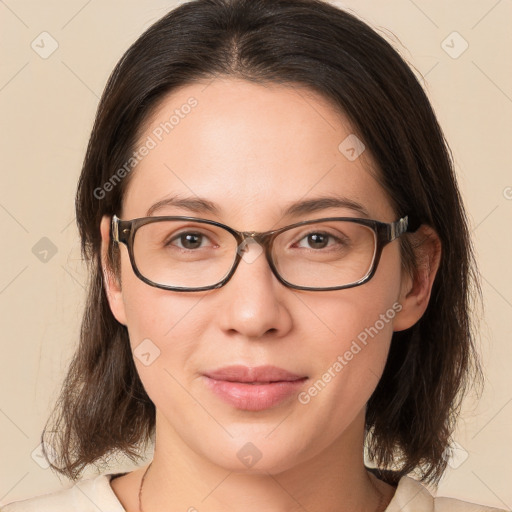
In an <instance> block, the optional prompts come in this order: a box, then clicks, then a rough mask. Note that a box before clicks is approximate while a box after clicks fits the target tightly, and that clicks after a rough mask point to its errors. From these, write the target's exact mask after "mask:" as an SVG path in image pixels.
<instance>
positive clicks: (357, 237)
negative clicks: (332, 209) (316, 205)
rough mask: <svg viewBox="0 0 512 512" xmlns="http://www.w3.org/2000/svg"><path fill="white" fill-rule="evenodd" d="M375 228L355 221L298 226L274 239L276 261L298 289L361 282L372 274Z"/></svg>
mask: <svg viewBox="0 0 512 512" xmlns="http://www.w3.org/2000/svg"><path fill="white" fill-rule="evenodd" d="M376 247H377V243H376V235H375V232H374V230H373V229H371V228H369V227H368V226H365V225H363V224H358V223H356V222H351V221H325V222H319V223H312V224H306V225H303V226H298V227H295V228H292V229H289V230H287V231H284V232H282V233H280V234H279V235H278V236H277V237H276V239H275V240H274V245H273V251H272V255H273V260H274V264H275V266H276V268H277V271H278V273H279V274H280V275H281V277H282V278H283V279H285V280H286V281H288V282H289V283H291V284H294V285H296V286H305V287H311V288H330V287H336V286H344V285H349V284H354V283H357V282H358V281H360V280H362V279H363V278H364V277H366V276H367V275H368V274H369V272H370V271H371V268H372V265H373V261H374V259H375V252H376Z"/></svg>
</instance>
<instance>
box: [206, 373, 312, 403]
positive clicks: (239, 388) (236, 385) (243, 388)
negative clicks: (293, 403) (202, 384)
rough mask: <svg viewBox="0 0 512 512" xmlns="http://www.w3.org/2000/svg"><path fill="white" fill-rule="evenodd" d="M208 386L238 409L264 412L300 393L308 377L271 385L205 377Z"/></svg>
mask: <svg viewBox="0 0 512 512" xmlns="http://www.w3.org/2000/svg"><path fill="white" fill-rule="evenodd" d="M205 379H206V384H207V386H208V387H209V388H210V389H211V390H212V391H213V392H214V393H215V394H216V395H217V396H219V397H220V398H221V399H222V400H224V401H225V402H227V403H228V404H231V405H233V406H234V407H236V408H237V409H243V410H245V411H263V410H264V409H270V408H271V407H274V406H275V405H277V404H279V403H280V402H282V401H283V400H285V399H287V398H289V397H290V396H292V395H294V394H296V393H298V391H299V390H300V388H301V387H302V386H303V384H304V382H305V381H306V380H307V377H304V378H303V379H299V380H294V381H279V382H271V383H269V384H244V383H242V382H229V381H226V380H216V379H212V378H210V377H207V376H205Z"/></svg>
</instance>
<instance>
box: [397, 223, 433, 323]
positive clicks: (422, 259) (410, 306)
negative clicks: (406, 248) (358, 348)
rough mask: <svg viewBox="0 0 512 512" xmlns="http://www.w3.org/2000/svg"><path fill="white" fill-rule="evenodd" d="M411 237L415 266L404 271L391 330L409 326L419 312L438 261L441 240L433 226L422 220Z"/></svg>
mask: <svg viewBox="0 0 512 512" xmlns="http://www.w3.org/2000/svg"><path fill="white" fill-rule="evenodd" d="M411 238H412V244H413V251H414V254H415V257H416V268H415V270H414V275H410V274H405V271H404V276H403V280H402V288H401V292H400V299H399V302H400V304H401V305H402V309H401V311H400V313H399V314H397V315H396V317H395V319H394V322H393V330H394V331H403V330H404V329H408V328H409V327H412V326H413V325H414V324H415V323H416V322H418V320H419V319H420V318H421V317H422V316H423V314H424V313H425V311H426V309H427V306H428V303H429V300H430V296H431V293H432V287H433V284H434V279H435V277H436V274H437V271H438V269H439V265H440V262H441V241H440V239H439V236H438V234H437V233H436V232H435V230H434V229H433V228H431V227H430V226H427V225H425V224H424V225H422V226H420V228H419V229H418V231H417V232H416V233H414V235H413V237H411Z"/></svg>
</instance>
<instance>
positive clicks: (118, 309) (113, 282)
mask: <svg viewBox="0 0 512 512" xmlns="http://www.w3.org/2000/svg"><path fill="white" fill-rule="evenodd" d="M111 220H112V218H111V217H110V216H107V215H104V216H103V217H102V219H101V224H100V231H101V268H102V272H103V286H104V287H105V293H106V295H107V299H108V303H109V305H110V310H111V311H112V314H113V315H114V317H115V319H116V320H117V321H118V322H119V323H121V324H123V325H126V315H125V308H124V302H123V292H122V289H121V283H120V280H119V278H118V276H116V275H115V274H114V272H113V270H112V269H111V268H110V265H109V264H108V259H107V254H108V250H109V247H110V243H111V241H110V223H111Z"/></svg>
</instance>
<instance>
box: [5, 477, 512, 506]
mask: <svg viewBox="0 0 512 512" xmlns="http://www.w3.org/2000/svg"><path fill="white" fill-rule="evenodd" d="M117 474H118V473H109V474H104V475H99V476H97V477H92V478H88V479H83V480H80V481H78V482H76V483H75V484H74V485H73V486H72V487H70V488H68V489H60V490H58V491H54V492H52V493H49V494H44V495H41V496H35V497H33V498H29V499H25V500H21V501H15V502H11V503H9V504H7V505H4V506H2V507H0V512H98V510H101V512H126V511H125V509H124V508H123V506H122V505H121V503H120V501H119V500H118V499H117V496H116V495H115V493H114V491H113V490H112V487H111V486H110V479H111V478H112V477H113V476H114V475H117ZM386 512H506V511H504V510H501V509H497V508H490V507H484V506H483V505H475V504H473V503H468V502H466V501H460V500H456V499H452V498H433V497H432V495H431V494H430V493H429V491H428V490H427V489H426V488H425V487H424V486H423V485H422V484H421V483H419V482H418V481H417V480H414V479H413V478H410V477H408V476H404V477H402V478H401V479H400V481H399V482H398V486H397V488H396V491H395V495H394V496H393V499H392V500H391V502H390V503H389V505H388V507H387V508H386Z"/></svg>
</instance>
